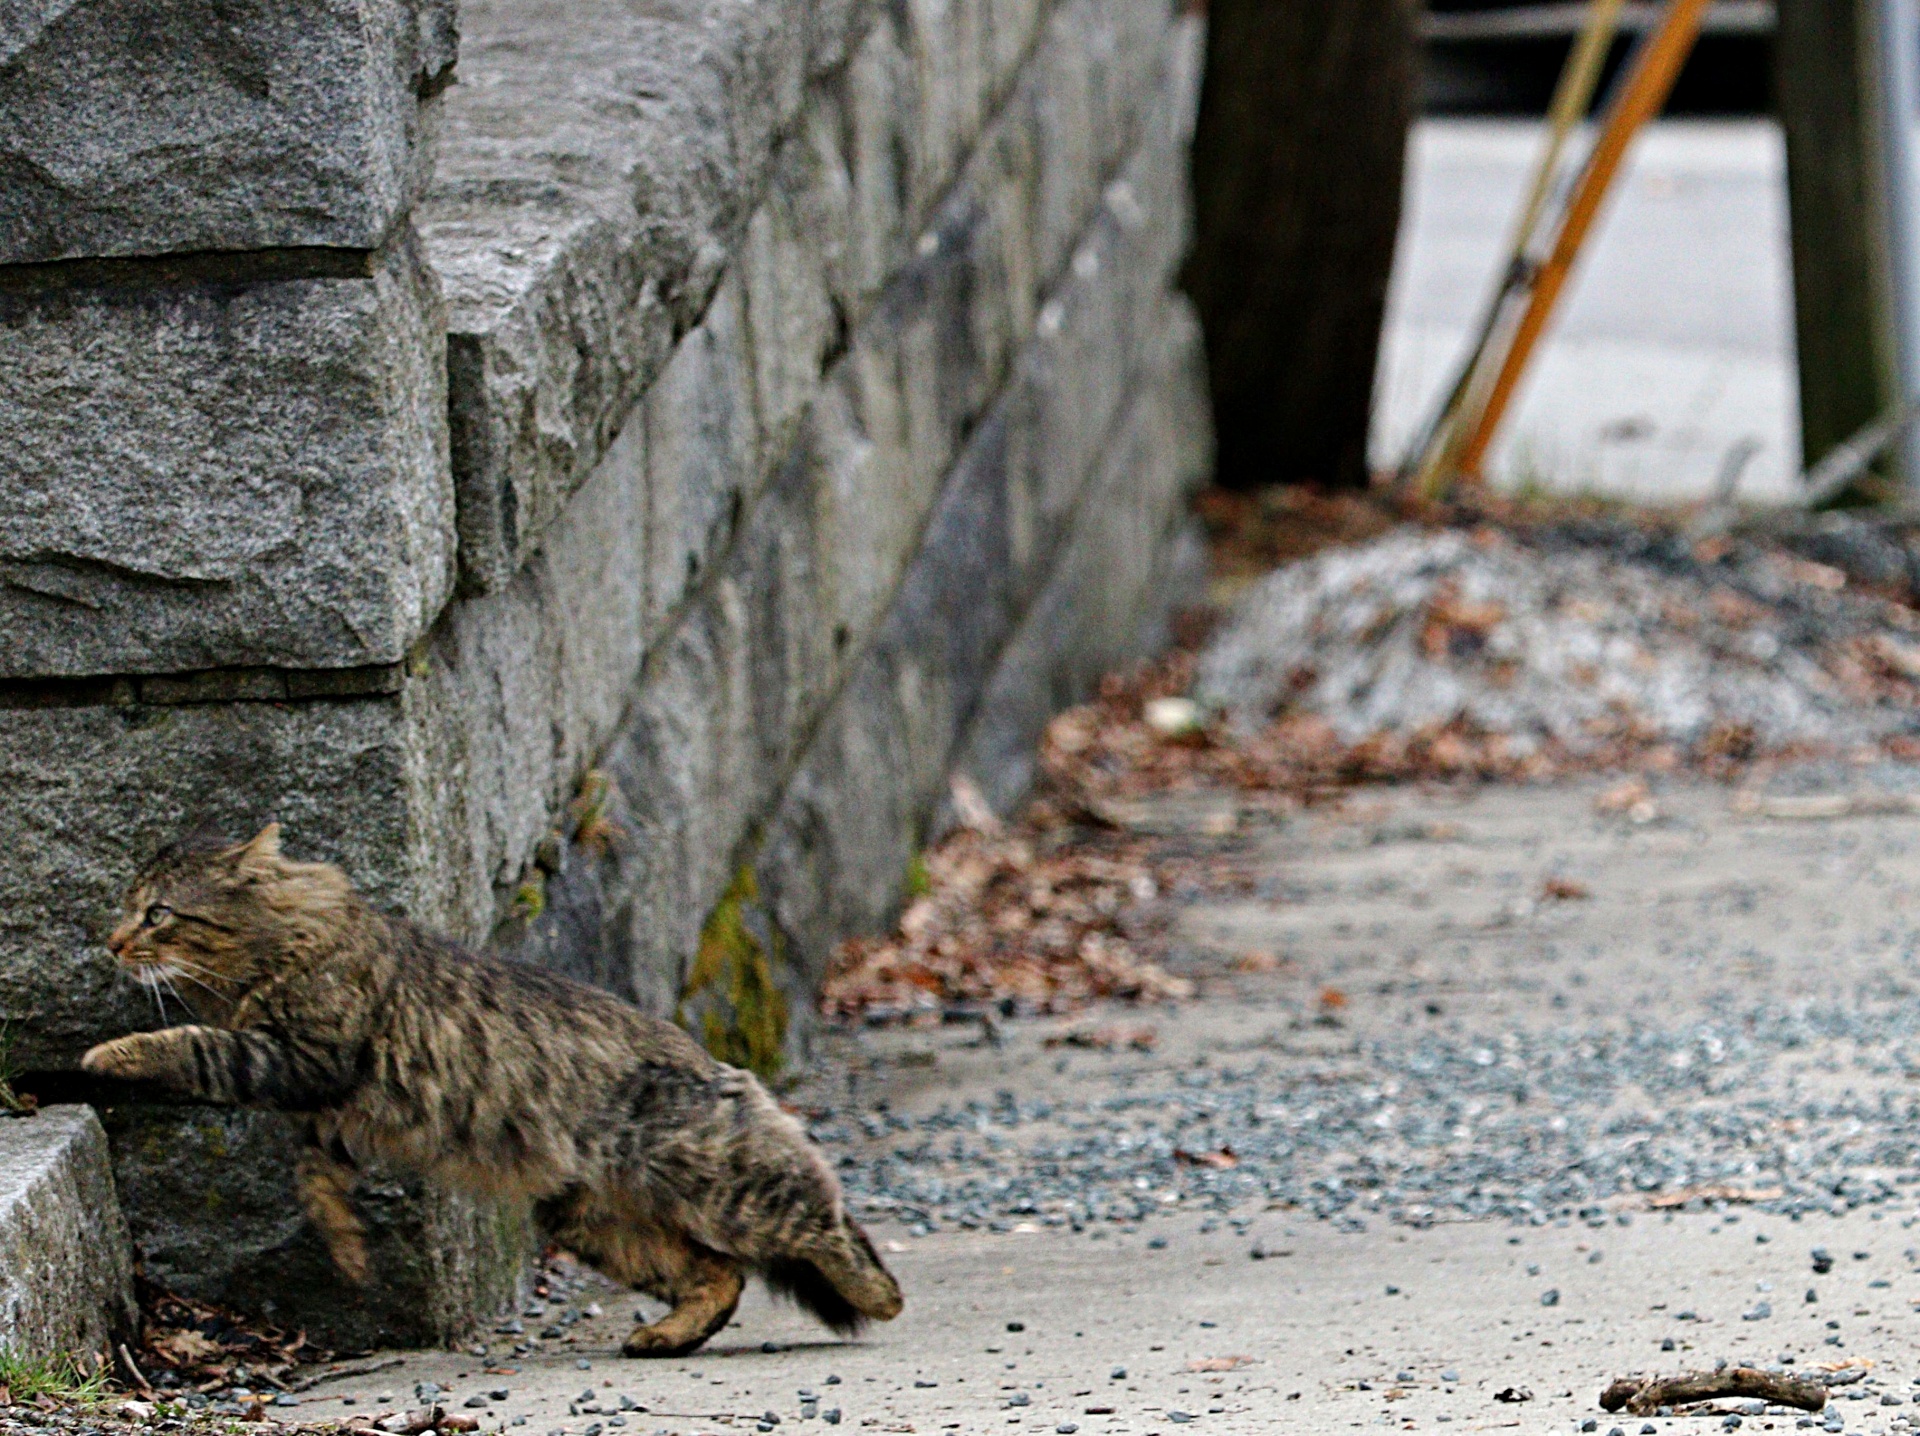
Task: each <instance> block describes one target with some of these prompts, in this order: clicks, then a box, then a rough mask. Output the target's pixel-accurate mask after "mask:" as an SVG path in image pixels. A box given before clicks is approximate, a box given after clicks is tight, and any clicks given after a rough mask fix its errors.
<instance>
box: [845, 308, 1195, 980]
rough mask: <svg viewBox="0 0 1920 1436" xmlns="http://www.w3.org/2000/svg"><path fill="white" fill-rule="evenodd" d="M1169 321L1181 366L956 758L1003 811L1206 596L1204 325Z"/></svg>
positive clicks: (1107, 482) (1112, 466) (1126, 437)
mask: <svg viewBox="0 0 1920 1436" xmlns="http://www.w3.org/2000/svg"><path fill="white" fill-rule="evenodd" d="M1169 327H1170V338H1172V339H1173V340H1174V341H1175V343H1176V346H1177V347H1176V350H1175V352H1176V355H1177V356H1178V362H1177V364H1176V365H1175V367H1174V368H1173V369H1172V371H1171V372H1170V373H1169V374H1168V376H1167V377H1166V379H1165V381H1164V382H1163V383H1162V384H1160V385H1157V386H1154V387H1151V388H1149V389H1148V390H1147V391H1146V392H1145V393H1144V394H1143V396H1142V399H1141V402H1140V403H1139V404H1138V405H1137V406H1136V407H1135V409H1134V411H1133V413H1132V415H1131V416H1130V419H1129V423H1128V425H1127V428H1126V430H1125V431H1124V432H1123V433H1122V434H1121V435H1119V436H1118V440H1117V442H1116V444H1115V446H1114V448H1113V450H1112V451H1111V452H1110V453H1109V454H1108V455H1107V456H1106V458H1105V459H1104V461H1103V463H1104V473H1103V475H1102V477H1101V479H1100V480H1099V481H1098V482H1097V483H1096V485H1095V487H1094V490H1093V492H1092V493H1091V494H1090V495H1089V496H1088V498H1087V499H1086V500H1085V501H1084V502H1083V504H1082V508H1081V513H1080V517H1079V519H1078V520H1077V521H1076V523H1075V525H1074V531H1073V537H1072V540H1071V542H1070V543H1069V544H1068V545H1067V547H1066V548H1065V549H1064V550H1063V552H1062V553H1061V554H1060V556H1059V558H1058V560H1057V562H1056V565H1055V568H1054V571H1053V573H1052V575H1051V577H1050V579H1049V581H1048V584H1047V587H1046V590H1045V592H1043V593H1042V594H1041V595H1040V597H1039V598H1038V599H1036V600H1035V602H1034V606H1033V609H1032V611H1031V612H1030V613H1029V614H1028V616H1027V617H1026V619H1025V620H1024V621H1023V622H1022V624H1021V627H1020V631H1019V632H1018V633H1017V634H1016V635H1015V637H1014V639H1013V641H1012V642H1011V643H1009V644H1008V645H1007V649H1006V652H1005V653H1004V654H1003V655H1002V657H1001V659H1000V663H999V666H998V667H997V668H996V670H995V672H994V676H993V681H992V682H991V683H990V684H989V685H988V686H987V691H986V693H985V694H984V695H983V696H982V698H981V700H980V707H979V711H978V713H977V715H976V716H975V718H974V720H973V722H972V723H971V724H970V725H969V728H968V732H967V735H966V738H965V740H964V741H963V742H962V743H961V744H960V746H959V749H958V751H957V752H956V754H955V756H954V768H955V770H956V771H959V772H964V773H967V774H969V775H971V776H972V777H973V778H974V779H975V780H976V781H977V782H978V783H979V784H980V787H981V789H982V791H983V792H984V793H985V794H986V797H987V800H988V801H989V802H991V803H992V804H993V805H994V806H995V807H996V808H998V809H1000V810H1001V811H1003V812H1004V811H1006V810H1008V809H1010V808H1011V807H1013V805H1014V804H1015V803H1017V802H1018V801H1019V799H1020V797H1021V796H1022V795H1023V794H1024V793H1025V792H1026V791H1027V789H1028V788H1029V786H1030V785H1031V783H1032V780H1033V760H1034V748H1035V745H1036V743H1037V742H1038V740H1039V737H1040V733H1041V730H1042V729H1043V728H1045V727H1046V724H1047V720H1048V719H1049V718H1051V717H1052V716H1053V715H1054V714H1055V713H1057V712H1058V711H1059V710H1060V709H1062V708H1064V707H1066V706H1067V705H1069V704H1072V703H1077V702H1079V701H1081V700H1082V699H1084V698H1085V697H1087V696H1088V695H1089V694H1090V693H1091V692H1092V691H1093V687H1094V685H1095V684H1096V683H1097V682H1098V681H1099V679H1100V676H1101V675H1102V674H1104V673H1107V672H1109V671H1111V670H1113V669H1115V668H1117V667H1120V666H1122V665H1124V664H1125V663H1127V662H1129V661H1131V660H1132V659H1134V658H1137V657H1139V656H1141V655H1142V654H1145V653H1147V652H1149V651H1151V650H1153V649H1154V648H1155V647H1157V646H1159V645H1160V644H1161V643H1163V642H1164V641H1165V636H1166V630H1165V623H1166V619H1167V617H1168V615H1169V613H1170V612H1171V611H1172V610H1173V609H1174V608H1175V607H1177V606H1179V605H1181V604H1186V603H1193V602H1197V601H1198V600H1199V599H1200V598H1201V597H1202V596H1203V594H1204V591H1205V587H1204V580H1205V566H1204V550H1203V548H1202V546H1201V544H1200V541H1199V539H1198V536H1197V533H1196V531H1195V529H1194V526H1193V521H1192V519H1191V517H1190V515H1188V514H1187V512H1186V511H1185V509H1184V507H1183V506H1181V505H1180V504H1179V503H1177V502H1176V499H1177V496H1178V494H1179V493H1180V491H1181V490H1182V489H1183V488H1185V489H1191V488H1192V487H1194V486H1195V485H1197V484H1198V483H1199V482H1200V481H1201V480H1202V479H1203V478H1204V476H1205V475H1206V473H1207V471H1208V468H1209V466H1210V464H1211V461H1212V453H1211V439H1210V426H1209V424H1208V421H1207V417H1206V416H1207V413H1208V410H1207V407H1206V389H1205V384H1204V377H1203V370H1202V364H1201V358H1200V353H1199V346H1198V339H1199V331H1198V326H1197V324H1195V323H1194V322H1193V320H1192V319H1191V317H1190V313H1189V311H1187V310H1186V308H1185V305H1184V303H1183V304H1182V305H1181V307H1180V309H1179V311H1178V315H1177V317H1176V318H1174V319H1173V320H1172V321H1171V322H1170V326H1169ZM1181 331H1184V333H1182V332H1181ZM814 950H815V951H816V952H817V951H818V950H819V949H818V947H817V946H816V947H815V949H814Z"/></svg>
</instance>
